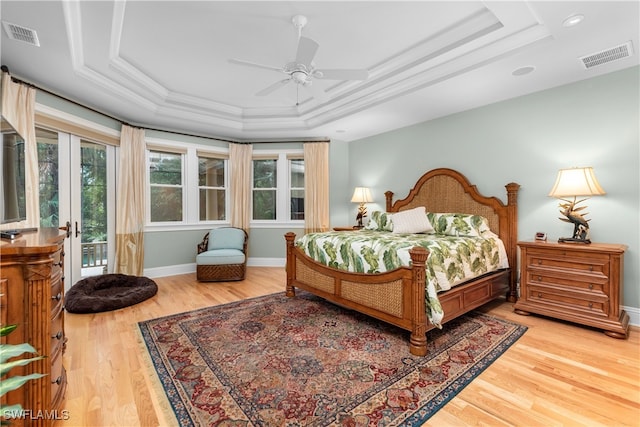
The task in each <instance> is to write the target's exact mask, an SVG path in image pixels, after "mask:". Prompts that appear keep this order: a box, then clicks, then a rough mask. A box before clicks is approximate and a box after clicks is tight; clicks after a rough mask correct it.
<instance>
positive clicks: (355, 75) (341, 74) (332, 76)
mask: <svg viewBox="0 0 640 427" xmlns="http://www.w3.org/2000/svg"><path fill="white" fill-rule="evenodd" d="M313 77H316V78H318V79H325V80H367V79H368V78H369V72H368V71H367V70H347V69H342V70H341V69H327V70H315V71H314V73H313Z"/></svg>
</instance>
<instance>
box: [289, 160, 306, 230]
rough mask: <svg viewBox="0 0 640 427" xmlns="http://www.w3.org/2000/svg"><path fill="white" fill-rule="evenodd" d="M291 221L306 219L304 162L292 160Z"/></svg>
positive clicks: (290, 165) (290, 164) (290, 161)
mask: <svg viewBox="0 0 640 427" xmlns="http://www.w3.org/2000/svg"><path fill="white" fill-rule="evenodd" d="M289 171H290V184H289V188H290V191H291V203H290V206H291V219H292V220H303V219H304V160H302V159H290V160H289Z"/></svg>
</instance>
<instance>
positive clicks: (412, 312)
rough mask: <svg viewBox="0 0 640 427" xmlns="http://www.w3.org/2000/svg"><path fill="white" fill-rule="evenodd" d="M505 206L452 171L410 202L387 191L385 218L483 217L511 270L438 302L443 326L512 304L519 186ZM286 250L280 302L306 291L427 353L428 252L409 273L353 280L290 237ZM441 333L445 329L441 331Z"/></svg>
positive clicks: (427, 177) (418, 189) (421, 186)
mask: <svg viewBox="0 0 640 427" xmlns="http://www.w3.org/2000/svg"><path fill="white" fill-rule="evenodd" d="M505 187H506V189H507V204H506V205H505V204H504V203H503V202H502V201H501V200H500V199H498V198H496V197H485V196H483V195H481V194H480V193H479V192H478V190H477V189H476V186H475V185H471V184H470V183H469V181H468V180H467V178H465V177H464V176H463V175H462V174H461V173H459V172H456V171H454V170H452V169H444V168H441V169H434V170H431V171H429V172H427V173H425V174H424V175H423V176H422V177H421V178H420V179H419V180H418V182H417V183H416V185H415V186H414V187H413V189H411V191H410V192H409V195H408V196H407V197H406V198H404V199H401V200H397V201H395V202H393V192H391V191H387V192H386V193H385V196H386V210H387V212H399V211H402V210H406V209H412V208H415V207H418V206H425V207H426V210H427V212H459V213H468V214H475V215H482V216H484V217H485V218H487V219H488V221H489V226H490V228H491V230H492V231H493V232H494V233H496V234H498V235H499V236H500V238H501V239H502V241H503V242H504V245H505V248H506V252H507V258H508V260H509V266H510V267H511V268H510V269H503V270H499V271H495V272H492V273H488V274H485V275H483V276H481V277H478V278H475V279H473V280H471V281H468V282H465V283H462V284H459V285H457V286H455V287H454V288H452V289H450V290H448V291H445V292H441V293H439V294H438V297H439V299H440V303H441V305H442V308H443V309H444V313H445V316H444V319H443V323H445V322H447V321H449V320H451V319H454V318H456V317H458V316H460V315H461V314H464V313H466V312H468V311H470V310H473V309H474V308H477V307H479V306H480V305H482V304H485V303H487V302H489V301H491V300H493V299H496V298H499V297H502V296H505V295H506V298H507V301H510V302H515V301H516V298H517V293H516V278H517V276H516V254H517V230H518V224H517V194H518V188H519V187H520V185H518V184H516V183H510V184H507V185H506V186H505ZM285 239H286V244H287V261H286V270H287V284H286V295H287V296H288V297H294V296H295V288H300V289H304V290H306V291H309V292H311V293H313V294H316V295H318V296H320V297H322V298H325V299H326V300H328V301H331V302H333V303H336V304H339V305H341V306H344V307H348V308H350V309H353V310H356V311H358V312H361V313H364V314H367V315H369V316H372V317H375V318H378V319H380V320H383V321H385V322H388V323H391V324H393V325H396V326H398V327H400V328H403V329H406V330H408V331H410V338H409V350H410V352H411V353H412V354H414V355H417V356H424V355H426V353H427V338H426V332H427V331H429V330H430V329H433V328H434V327H435V326H434V325H432V324H430V323H429V322H428V321H427V316H426V306H425V304H426V303H425V275H426V272H425V262H426V259H427V256H428V251H427V250H426V249H424V248H422V247H415V248H413V249H411V251H410V254H411V260H412V267H402V268H398V269H396V270H393V271H389V272H385V273H379V274H363V273H352V272H348V271H344V270H337V269H334V268H330V267H327V266H325V265H322V264H319V263H317V262H315V261H314V260H312V259H311V258H309V257H308V256H307V255H306V254H304V252H303V251H302V250H300V249H299V248H297V247H296V246H295V234H294V233H287V234H286V235H285ZM445 328H446V325H445Z"/></svg>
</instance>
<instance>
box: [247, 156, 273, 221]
mask: <svg viewBox="0 0 640 427" xmlns="http://www.w3.org/2000/svg"><path fill="white" fill-rule="evenodd" d="M277 200H278V161H277V159H259V160H254V161H253V219H254V220H275V219H276V218H277V216H276V215H277V209H276V206H277Z"/></svg>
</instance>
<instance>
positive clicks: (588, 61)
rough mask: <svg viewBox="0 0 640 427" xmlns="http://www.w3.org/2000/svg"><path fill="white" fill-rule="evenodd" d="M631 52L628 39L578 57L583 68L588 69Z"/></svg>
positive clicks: (624, 56)
mask: <svg viewBox="0 0 640 427" xmlns="http://www.w3.org/2000/svg"><path fill="white" fill-rule="evenodd" d="M632 54H633V46H632V44H631V41H628V42H626V43H624V44H621V45H619V46H615V47H612V48H609V49H605V50H602V51H600V52H596V53H592V54H591V55H586V56H582V57H580V60H581V61H582V65H584V68H586V69H587V70H588V69H589V68H593V67H596V66H598V65H603V64H606V63H608V62H613V61H617V60H618V59H623V58H627V57H629V56H631V55H632Z"/></svg>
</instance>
